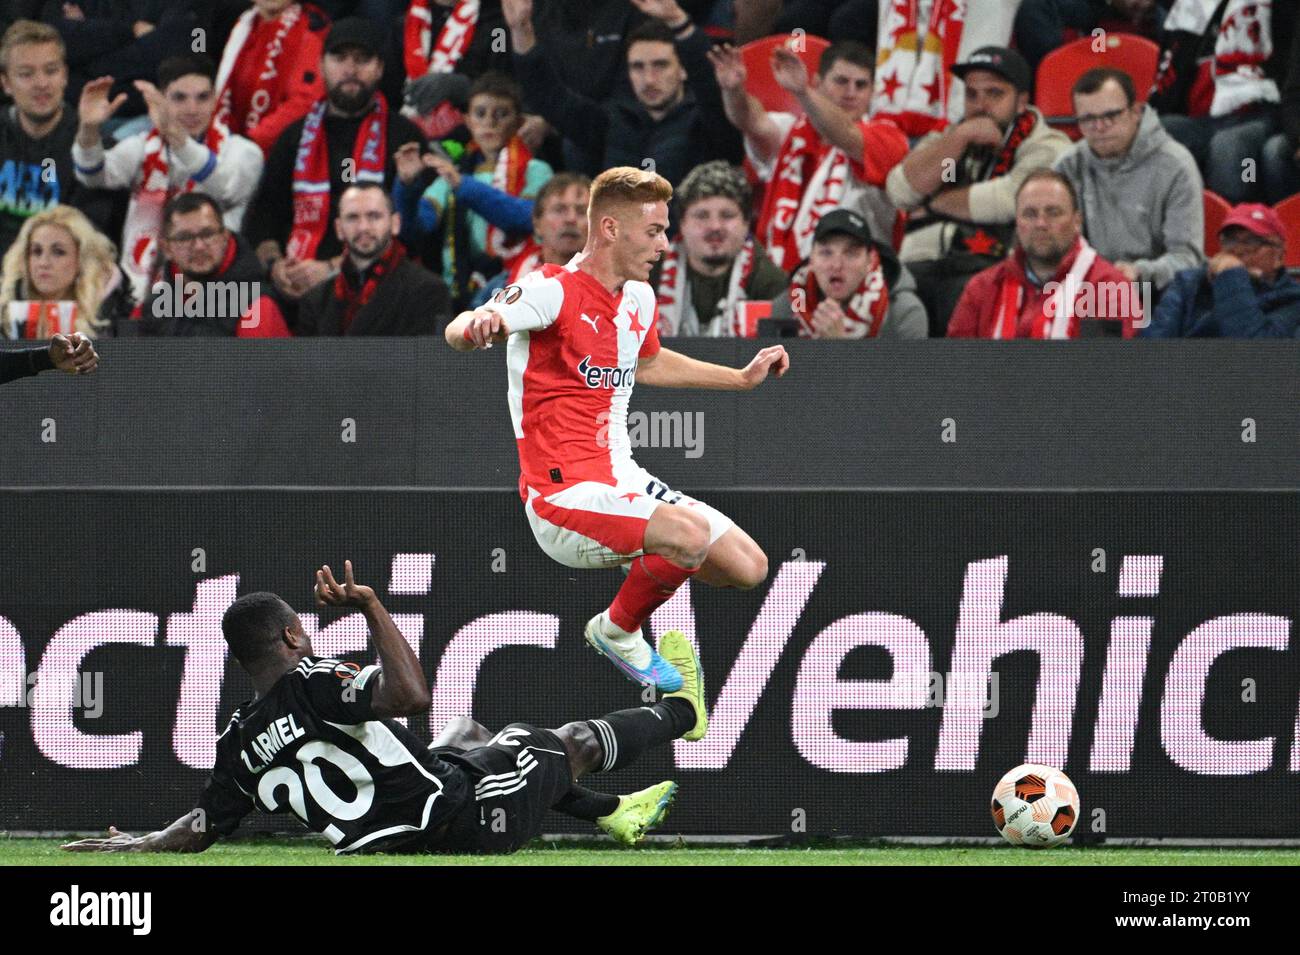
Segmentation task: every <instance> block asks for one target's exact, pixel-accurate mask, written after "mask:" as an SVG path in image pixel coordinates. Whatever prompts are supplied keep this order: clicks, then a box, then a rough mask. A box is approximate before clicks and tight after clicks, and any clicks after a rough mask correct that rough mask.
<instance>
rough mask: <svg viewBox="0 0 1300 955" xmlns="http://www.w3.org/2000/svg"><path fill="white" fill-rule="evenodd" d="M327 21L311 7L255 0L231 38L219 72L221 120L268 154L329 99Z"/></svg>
mask: <svg viewBox="0 0 1300 955" xmlns="http://www.w3.org/2000/svg"><path fill="white" fill-rule="evenodd" d="M329 25H330V21H329V17H327V16H326V15H325V14H324V13H323V12H321V11H320V10H319V9H317V8H316V7H314V6H313V5H312V4H310V3H293V2H290V0H254V2H253V6H252V7H251V8H249V9H248V10H245V11H244V13H243V14H242V15H241V16H240V18H239V19H238V20H237V21H236V22H235V28H234V29H233V30H232V31H231V32H230V39H229V40H227V41H226V47H225V50H223V51H222V54H221V66H220V68H219V69H218V70H217V89H218V91H219V92H218V106H217V118H218V120H219V121H220V122H222V123H223V124H224V125H225V126H226V127H227V128H228V129H229V130H230V131H231V132H232V133H238V134H239V135H241V136H245V137H247V138H248V139H251V140H252V141H253V142H255V143H257V145H258V146H260V147H262V153H263V154H269V153H270V152H271V147H272V146H273V145H274V144H275V141H276V139H277V138H278V137H279V135H280V134H281V133H282V132H284V131H285V129H286V128H287V127H289V126H291V125H292V124H293V123H294V122H295V121H297V120H299V119H302V118H303V117H304V116H306V115H307V111H308V110H309V109H311V107H312V104H313V103H315V102H316V101H317V100H318V99H320V98H321V97H322V96H324V95H325V83H324V81H323V80H322V79H321V74H320V58H321V51H322V50H323V48H324V45H325V35H326V33H327V32H328V31H329Z"/></svg>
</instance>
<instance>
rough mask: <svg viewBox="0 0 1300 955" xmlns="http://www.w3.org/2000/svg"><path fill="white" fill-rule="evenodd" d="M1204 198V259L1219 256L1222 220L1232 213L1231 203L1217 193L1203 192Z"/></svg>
mask: <svg viewBox="0 0 1300 955" xmlns="http://www.w3.org/2000/svg"><path fill="white" fill-rule="evenodd" d="M1204 196H1205V257H1206V258H1207V259H1208V258H1209V257H1210V256H1212V255H1218V254H1219V230H1220V229H1221V228H1223V220H1224V219H1226V218H1228V213H1229V212H1231V211H1232V203H1230V202H1229V201H1228V200H1227V199H1225V198H1223V196H1221V195H1219V194H1218V193H1217V192H1211V191H1210V190H1209V189H1206V190H1204Z"/></svg>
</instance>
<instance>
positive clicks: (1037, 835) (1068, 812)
mask: <svg viewBox="0 0 1300 955" xmlns="http://www.w3.org/2000/svg"><path fill="white" fill-rule="evenodd" d="M992 809H993V824H994V825H995V826H997V829H998V832H1000V833H1002V835H1003V837H1004V838H1005V839H1006V840H1007V842H1010V843H1011V844H1012V845H1014V846H1024V847H1026V848H1029V849H1049V848H1051V847H1052V846H1059V845H1060V844H1061V843H1063V842H1064V841H1065V840H1066V839H1068V838H1070V833H1072V832H1073V831H1074V826H1075V823H1077V822H1078V821H1079V790H1077V789H1075V788H1074V783H1072V782H1070V778H1069V777H1068V776H1066V775H1065V773H1063V772H1061V771H1060V770H1059V769H1053V768H1052V767H1051V766H1040V765H1038V764H1037V763H1025V764H1024V765H1022V766H1017V767H1016V768H1015V769H1013V770H1011V771H1010V772H1009V773H1007V774H1006V775H1005V776H1003V777H1002V778H1001V779H1000V780H998V784H997V786H996V787H995V788H994V790H993V806H992Z"/></svg>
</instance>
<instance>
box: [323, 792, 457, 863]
mask: <svg viewBox="0 0 1300 955" xmlns="http://www.w3.org/2000/svg"><path fill="white" fill-rule="evenodd" d="M441 795H442V793H434V794H433V795H431V796H430V797H429V798H428V800H427V801H426V802H425V804H424V814H423V816H422V817H421V819H420V824H419V825H418V826H390V827H389V828H387V829H380V830H378V831H377V832H368V833H366V834H365V835H364V836H362V837H361V838H360V839H358V840H357V841H356V842H354V843H352V844H351V845H349V846H344V847H343V848H342V849H335V850H334V854H335V855H344V854H345V853H348V852H352V851H354V850H356V849H360V848H361V847H362V846H364V845H366V844H367V843H370V842H374V841H375V840H376V839H382V838H383V837H384V836H391V835H394V834H396V833H399V832H419V831H422V830H423V829H424V828H425V826H427V825H428V824H429V812H430V811H431V810H432V809H433V802H434V800H435V799H437V798H438V797H439V796H441Z"/></svg>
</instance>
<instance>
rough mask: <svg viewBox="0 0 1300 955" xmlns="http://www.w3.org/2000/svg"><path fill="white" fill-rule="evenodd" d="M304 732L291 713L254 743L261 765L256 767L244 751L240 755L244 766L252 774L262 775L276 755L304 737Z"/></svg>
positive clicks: (272, 724)
mask: <svg viewBox="0 0 1300 955" xmlns="http://www.w3.org/2000/svg"><path fill="white" fill-rule="evenodd" d="M304 732H305V730H303V728H302V727H301V726H299V725H298V721H297V720H295V719H294V718H293V714H292V713H290V714H289V715H288V716H282V717H280V718H279V719H278V720H275V721H274V722H273V723H271V724H269V725H268V726H267V727H266V732H265V733H258V734H257V738H256V739H254V740H253V741H252V747H253V752H254V753H255V754H256V755H257V759H258V763H259V764H260V765H257V766H254V765H253V761H252V760H250V759H249V758H248V753H247V752H246V751H244V750H242V749H241V750H240V751H239V755H240V756H242V757H243V759H244V765H245V766H247V767H248V771H249V772H250V773H260V772H261V771H262V770H264V769H266V766H267V764H268V763H270V762H271V760H272V759H274V758H275V754H276V753H278V752H280V750H282V749H284V748H285V747H286V746H288V745H289V744H290V743H292V742H293V741H294V740H296V739H297V738H298V737H299V736H302V735H303V733H304Z"/></svg>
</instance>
